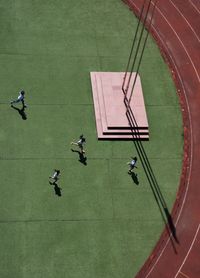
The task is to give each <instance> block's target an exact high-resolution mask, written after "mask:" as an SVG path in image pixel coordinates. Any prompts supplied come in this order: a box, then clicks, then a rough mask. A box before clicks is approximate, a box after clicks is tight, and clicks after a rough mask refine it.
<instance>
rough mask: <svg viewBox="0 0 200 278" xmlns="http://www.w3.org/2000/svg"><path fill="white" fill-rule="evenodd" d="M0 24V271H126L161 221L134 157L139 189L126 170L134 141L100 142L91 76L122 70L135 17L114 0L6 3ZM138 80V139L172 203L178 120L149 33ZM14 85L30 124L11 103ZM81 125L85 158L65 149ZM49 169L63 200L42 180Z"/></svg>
mask: <svg viewBox="0 0 200 278" xmlns="http://www.w3.org/2000/svg"><path fill="white" fill-rule="evenodd" d="M0 23H1V29H0V41H1V44H0V168H1V194H0V204H1V210H0V277H1V278H13V277H14V278H55V277H58V278H83V277H84V278H94V277H95V278H102V277H103V278H132V277H133V276H134V274H135V273H136V272H137V271H138V270H139V269H140V267H141V266H142V264H143V263H144V261H145V259H146V258H147V257H148V255H149V254H150V252H151V250H152V248H153V246H154V245H155V243H156V241H157V240H158V239H159V236H160V233H161V231H162V229H163V226H164V223H163V220H162V217H161V214H160V211H159V209H158V205H157V203H156V201H155V198H154V196H153V193H152V190H151V187H150V185H149V183H148V180H147V177H146V176H145V173H144V171H143V168H142V165H141V162H140V161H138V169H136V172H137V175H138V180H139V185H136V184H135V183H134V182H133V180H132V179H131V177H130V176H129V175H128V174H127V170H128V168H127V165H126V162H127V161H129V160H130V157H131V156H137V152H136V150H135V146H134V144H133V142H131V141H129V142H123V141H121V142H120V141H119V142H118V141H98V140H97V135H96V126H95V117H94V108H93V100H92V92H91V84H90V76H89V73H90V71H124V70H125V68H126V63H127V60H128V55H129V51H130V47H131V42H132V37H133V33H134V30H135V27H136V24H137V20H136V18H135V17H134V15H133V14H132V13H131V12H130V11H129V10H128V8H127V7H126V6H125V5H124V4H123V3H122V1H120V0H109V1H108V0H84V1H83V0H79V1H72V0H65V1H63V0H48V1H47V0H34V1H31V0H27V1H23V0H1V1H0ZM140 76H141V79H142V86H143V91H144V97H145V103H146V109H147V114H148V120H149V126H150V141H149V142H144V143H143V147H144V149H145V152H146V155H147V157H148V159H149V162H150V164H151V167H152V169H153V171H154V174H155V176H156V179H157V181H158V184H159V188H160V190H161V192H162V194H163V196H164V198H165V201H166V203H167V205H168V207H169V209H171V208H172V205H173V202H174V200H175V196H176V191H177V188H178V185H179V176H180V172H181V162H182V149H183V137H182V119H181V113H180V108H179V103H178V98H177V96H176V90H175V87H174V84H173V82H172V79H171V75H170V72H169V70H168V68H167V65H166V64H165V63H164V61H163V59H162V57H161V55H160V53H159V50H158V48H157V46H156V45H155V43H154V42H153V40H151V38H149V40H148V43H147V47H146V50H145V55H144V58H143V61H142V65H141V69H140ZM20 89H24V90H25V91H26V102H27V105H28V108H27V109H26V110H25V112H26V115H27V119H26V120H23V119H22V117H21V115H20V114H19V113H18V111H17V110H15V109H12V108H11V107H10V104H9V103H10V101H11V100H12V99H15V98H16V97H17V95H18V91H19V90H20ZM18 107H20V104H19V105H18ZM81 133H83V134H84V135H85V137H86V140H87V144H86V155H87V166H85V165H83V164H81V163H80V162H79V161H78V154H77V153H73V152H71V145H70V142H71V141H72V140H73V139H77V138H78V137H79V135H80V134H81ZM54 168H57V169H60V170H61V178H60V181H59V186H60V187H61V188H62V191H61V193H62V196H61V197H59V196H57V195H56V194H55V191H54V188H53V186H51V185H50V184H49V181H48V177H49V176H50V175H51V174H52V171H53V169H54Z"/></svg>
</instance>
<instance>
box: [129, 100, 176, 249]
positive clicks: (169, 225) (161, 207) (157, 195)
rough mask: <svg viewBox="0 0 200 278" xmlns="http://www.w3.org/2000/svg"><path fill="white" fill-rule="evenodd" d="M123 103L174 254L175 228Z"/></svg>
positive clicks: (137, 129) (134, 141) (134, 122)
mask: <svg viewBox="0 0 200 278" xmlns="http://www.w3.org/2000/svg"><path fill="white" fill-rule="evenodd" d="M124 103H125V105H126V109H127V110H126V116H127V119H128V122H129V125H130V128H131V131H132V133H133V135H132V136H133V144H134V146H135V148H136V151H137V153H138V156H139V158H140V161H141V163H142V167H143V169H144V172H145V175H146V177H147V179H148V182H149V185H150V187H151V190H152V192H153V195H154V198H155V200H156V203H157V205H158V208H159V211H160V213H161V216H162V219H163V221H164V223H165V227H166V230H167V233H168V235H169V238H170V240H171V243H172V247H173V249H174V252H175V253H177V250H176V247H175V244H174V240H175V242H176V243H178V244H179V241H178V238H177V235H176V227H175V226H174V223H173V219H172V217H171V214H170V212H169V210H168V207H167V204H166V202H165V199H164V197H163V195H162V192H161V190H160V187H159V185H158V182H157V180H156V177H155V175H154V172H153V169H152V167H151V164H150V162H149V159H148V157H147V154H146V152H145V149H144V147H143V144H142V141H141V140H140V135H139V128H138V125H137V122H136V120H135V117H134V114H133V112H132V110H131V108H130V106H128V105H127V99H126V97H125V98H124ZM134 134H135V135H134ZM171 235H172V236H171Z"/></svg>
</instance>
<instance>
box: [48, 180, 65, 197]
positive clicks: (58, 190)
mask: <svg viewBox="0 0 200 278" xmlns="http://www.w3.org/2000/svg"><path fill="white" fill-rule="evenodd" d="M49 184H51V185H54V191H55V194H56V195H57V196H59V197H61V196H62V194H61V190H62V188H61V187H59V186H58V185H57V183H56V182H55V181H54V182H49Z"/></svg>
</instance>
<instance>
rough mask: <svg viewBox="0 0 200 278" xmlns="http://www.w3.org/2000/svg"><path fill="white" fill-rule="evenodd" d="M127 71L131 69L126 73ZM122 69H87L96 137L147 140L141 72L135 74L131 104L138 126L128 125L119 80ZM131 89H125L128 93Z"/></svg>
mask: <svg viewBox="0 0 200 278" xmlns="http://www.w3.org/2000/svg"><path fill="white" fill-rule="evenodd" d="M128 74H130V73H128ZM124 75H125V73H124V72H90V77H91V83H92V93H93V101H94V108H95V118H96V127H97V135H98V139H99V140H109V139H110V140H111V139H112V140H133V139H134V140H148V139H149V126H148V120H147V115H146V109H145V104H144V98H143V92H142V85H141V80H140V76H139V75H138V76H137V79H136V83H135V87H134V91H133V95H132V98H131V102H130V107H131V110H132V112H133V115H134V118H135V121H136V122H137V128H135V129H134V127H131V125H130V124H129V121H128V118H127V115H126V106H125V104H124V93H123V91H122V88H121V87H122V83H123V78H124ZM134 77H135V73H132V77H131V82H130V86H129V88H132V84H133V82H134ZM130 94H131V89H129V90H128V92H127V97H129V96H130Z"/></svg>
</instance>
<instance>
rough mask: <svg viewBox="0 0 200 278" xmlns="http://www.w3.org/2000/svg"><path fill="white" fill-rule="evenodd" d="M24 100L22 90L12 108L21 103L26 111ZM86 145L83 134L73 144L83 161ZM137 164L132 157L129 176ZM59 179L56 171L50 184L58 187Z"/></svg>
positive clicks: (135, 159) (129, 163)
mask: <svg viewBox="0 0 200 278" xmlns="http://www.w3.org/2000/svg"><path fill="white" fill-rule="evenodd" d="M24 99H25V91H24V90H21V91H20V92H19V95H18V97H17V99H16V100H12V101H11V102H10V104H11V107H13V108H14V106H13V104H15V103H19V102H21V103H22V110H23V111H24V109H25V108H27V105H26V104H25V100H24ZM85 143H86V139H85V138H84V136H83V134H81V135H80V137H79V139H78V140H77V141H76V142H74V141H73V142H71V145H75V146H77V147H78V148H79V150H80V151H77V150H73V149H71V150H72V151H76V152H78V153H79V155H80V157H82V159H83V158H84V159H83V161H86V158H85V157H84V154H85V150H84V148H83V146H84V144H85ZM136 163H137V157H131V161H129V162H127V165H129V170H128V174H132V173H133V170H134V168H137V166H136ZM59 177H60V170H58V169H54V172H53V174H52V176H50V177H49V179H50V181H49V183H50V184H53V185H54V186H57V182H58V180H59Z"/></svg>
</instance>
